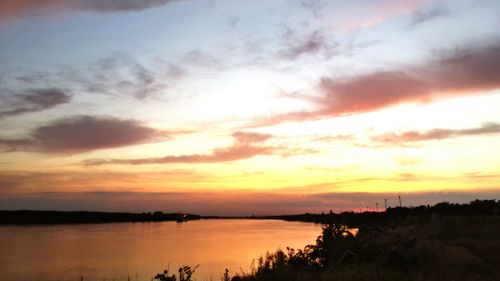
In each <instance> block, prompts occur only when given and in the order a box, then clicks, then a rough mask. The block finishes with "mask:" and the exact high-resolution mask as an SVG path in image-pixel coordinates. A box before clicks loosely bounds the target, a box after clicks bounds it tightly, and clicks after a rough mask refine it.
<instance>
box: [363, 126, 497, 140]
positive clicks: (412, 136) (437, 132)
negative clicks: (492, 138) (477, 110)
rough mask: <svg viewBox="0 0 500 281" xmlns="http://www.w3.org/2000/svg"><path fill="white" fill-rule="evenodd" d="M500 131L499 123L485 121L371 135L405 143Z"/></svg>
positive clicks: (378, 138) (380, 138)
mask: <svg viewBox="0 0 500 281" xmlns="http://www.w3.org/2000/svg"><path fill="white" fill-rule="evenodd" d="M498 133H500V124H497V123H487V124H484V125H482V126H480V127H477V128H469V129H455V130H453V129H433V130H430V131H424V132H419V131H407V132H403V133H397V134H396V133H387V134H382V135H378V136H375V137H373V138H372V139H373V140H374V141H378V142H384V143H396V144H397V143H405V142H418V141H428V140H440V139H447V138H456V137H464V136H477V135H491V134H498Z"/></svg>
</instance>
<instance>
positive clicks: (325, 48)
mask: <svg viewBox="0 0 500 281" xmlns="http://www.w3.org/2000/svg"><path fill="white" fill-rule="evenodd" d="M283 45H284V48H283V49H282V50H281V51H280V55H281V56H282V57H284V58H286V59H289V60H296V59H298V58H300V57H302V56H305V55H322V56H323V57H324V58H325V59H328V58H331V57H332V56H333V55H334V53H335V51H336V50H337V48H338V47H339V44H338V43H337V42H330V40H328V39H327V38H325V36H324V34H323V32H321V31H319V30H314V31H313V32H310V33H309V34H306V35H302V34H300V35H297V34H295V33H294V32H293V31H291V30H290V29H287V33H286V35H285V40H284V44H283Z"/></svg>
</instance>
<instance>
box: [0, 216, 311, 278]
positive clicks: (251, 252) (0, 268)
mask: <svg viewBox="0 0 500 281" xmlns="http://www.w3.org/2000/svg"><path fill="white" fill-rule="evenodd" d="M320 233H321V226H320V225H317V224H311V223H301V222H285V221H275V220H200V221H188V222H184V223H176V222H158V223H113V224H88V225H57V226H23V227H19V226H16V227H12V226H11V227H0V245H1V247H2V253H0V272H2V275H3V278H5V280H11V281H20V280H40V281H46V280H47V281H48V280H79V278H80V276H83V277H85V278H92V280H103V279H110V280H112V279H113V278H115V279H116V280H127V274H129V275H130V276H131V279H132V280H134V279H139V280H150V279H151V277H152V276H153V275H154V274H156V273H159V272H163V270H164V269H169V271H170V272H176V271H177V268H178V267H179V266H181V265H190V266H196V265H198V264H199V265H200V267H199V268H198V269H197V272H196V273H195V275H194V277H196V279H197V280H210V277H212V279H213V280H218V279H220V277H221V276H222V274H223V273H224V269H225V268H228V269H229V270H230V273H232V274H235V273H238V272H241V271H242V270H243V271H246V272H248V271H249V270H250V265H251V263H252V260H253V259H256V258H258V257H259V256H260V255H262V254H264V253H265V252H266V251H274V250H276V249H278V248H282V249H284V248H286V247H287V246H290V247H293V248H303V247H304V246H305V245H307V244H313V243H314V241H315V239H316V237H317V236H318V235H319V234H320Z"/></svg>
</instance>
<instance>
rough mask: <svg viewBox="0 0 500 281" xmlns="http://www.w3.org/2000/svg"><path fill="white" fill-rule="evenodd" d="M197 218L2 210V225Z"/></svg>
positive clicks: (198, 217) (178, 215)
mask: <svg viewBox="0 0 500 281" xmlns="http://www.w3.org/2000/svg"><path fill="white" fill-rule="evenodd" d="M197 219H200V216H199V215H193V214H179V213H163V212H154V213H151V212H149V213H107V212H83V211H77V212H62V211H27V210H22V211H0V225H1V224H68V223H109V222H150V221H186V220H197Z"/></svg>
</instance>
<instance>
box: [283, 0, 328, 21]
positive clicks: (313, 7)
mask: <svg viewBox="0 0 500 281" xmlns="http://www.w3.org/2000/svg"><path fill="white" fill-rule="evenodd" d="M290 2H291V3H292V4H298V5H300V7H302V8H305V9H307V10H309V11H311V13H312V14H313V15H314V16H315V17H318V16H319V13H320V12H321V10H322V9H324V8H325V7H326V6H327V1H325V0H300V1H296V0H292V1H290Z"/></svg>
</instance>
